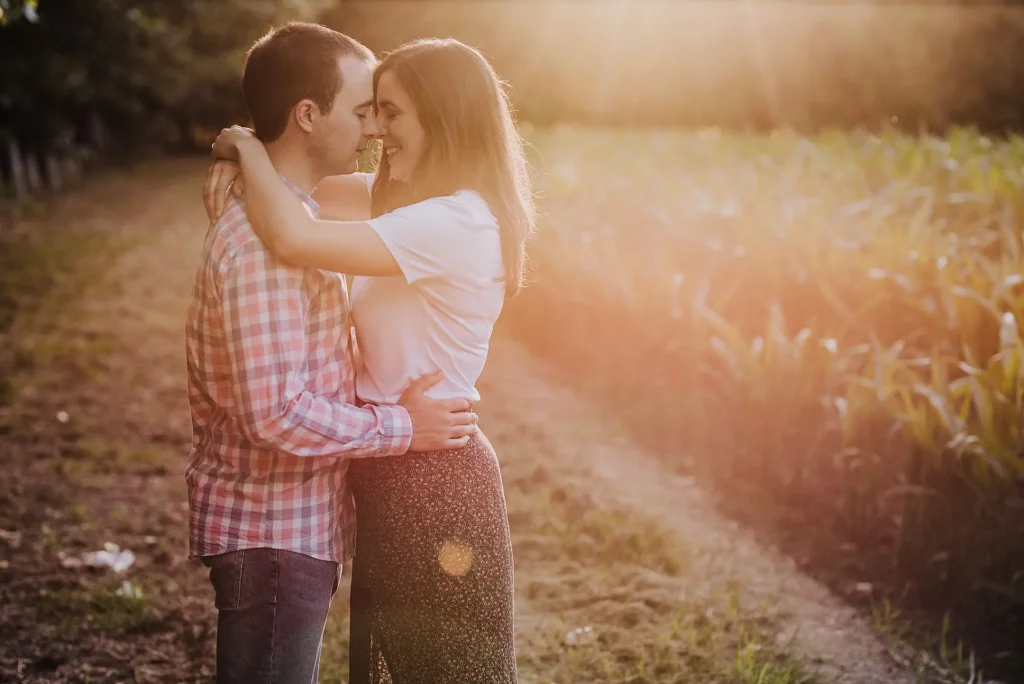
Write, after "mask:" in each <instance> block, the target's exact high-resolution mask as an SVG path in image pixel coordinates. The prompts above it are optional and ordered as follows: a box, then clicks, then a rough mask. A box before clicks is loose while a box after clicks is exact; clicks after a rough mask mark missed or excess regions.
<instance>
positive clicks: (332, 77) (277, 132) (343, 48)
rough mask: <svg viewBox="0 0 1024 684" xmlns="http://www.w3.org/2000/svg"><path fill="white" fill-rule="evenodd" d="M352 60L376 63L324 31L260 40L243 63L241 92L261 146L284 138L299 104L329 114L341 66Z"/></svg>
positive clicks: (285, 32)
mask: <svg viewBox="0 0 1024 684" xmlns="http://www.w3.org/2000/svg"><path fill="white" fill-rule="evenodd" d="M346 55H352V56H354V57H359V58H362V59H365V60H366V61H367V62H369V63H373V62H374V61H375V58H374V56H373V53H372V52H371V51H370V50H369V48H367V47H366V46H365V45H363V44H362V43H360V42H359V41H356V40H353V39H352V38H349V37H348V36H346V35H344V34H343V33H338V32H337V31H334V30H332V29H329V28H327V27H326V26H321V25H319V24H309V23H304V22H292V23H290V24H286V25H284V26H280V27H278V28H275V29H273V30H271V31H270V32H269V33H267V34H266V35H265V36H263V37H262V38H260V39H259V40H257V41H256V42H255V43H254V44H253V46H252V47H251V48H250V49H249V53H248V54H247V55H246V57H245V71H244V73H243V75H242V92H243V94H244V95H245V106H246V107H247V108H248V110H249V117H250V118H251V119H252V124H253V129H254V130H255V131H256V135H257V137H259V139H260V140H262V141H263V142H273V141H274V140H277V139H278V138H279V137H281V134H282V133H284V129H285V127H286V126H287V124H288V115H289V113H290V112H291V111H292V108H293V107H294V106H295V105H296V104H298V103H299V102H300V101H301V100H305V99H309V100H312V101H313V102H315V103H316V104H317V106H318V107H320V111H321V112H323V113H324V114H327V113H329V112H330V111H331V107H332V106H333V105H334V98H335V96H337V94H338V91H339V90H341V86H342V79H341V70H340V69H339V68H338V60H339V59H341V58H342V57H344V56H346Z"/></svg>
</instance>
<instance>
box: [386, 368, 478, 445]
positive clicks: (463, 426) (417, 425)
mask: <svg viewBox="0 0 1024 684" xmlns="http://www.w3.org/2000/svg"><path fill="white" fill-rule="evenodd" d="M443 378H444V373H442V372H441V371H434V372H433V373H430V374H429V375H424V376H423V377H421V378H419V379H418V380H415V381H414V382H413V383H412V384H410V385H409V387H407V388H406V390H405V392H403V393H402V396H401V398H399V400H398V405H399V406H403V407H405V410H406V411H408V412H409V416H410V418H412V444H411V445H410V446H409V451H440V450H443V449H461V448H462V447H464V446H466V445H467V444H469V439H470V437H471V436H472V435H473V433H474V432H476V422H477V416H476V414H475V413H473V412H472V411H471V410H470V409H471V408H472V405H471V404H470V403H469V401H468V400H466V399H431V398H430V397H428V396H426V395H425V394H424V393H425V392H426V391H427V390H428V389H430V388H431V387H433V386H434V385H436V384H437V383H439V382H440V381H441V380H442V379H443Z"/></svg>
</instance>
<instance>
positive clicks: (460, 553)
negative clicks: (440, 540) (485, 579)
mask: <svg viewBox="0 0 1024 684" xmlns="http://www.w3.org/2000/svg"><path fill="white" fill-rule="evenodd" d="M437 562H438V564H440V566H441V569H442V570H444V571H445V572H446V573H448V574H449V575H451V576H453V577H462V576H463V575H465V574H466V573H467V572H469V568H470V567H471V566H472V565H473V549H471V548H469V547H468V546H466V545H465V544H460V543H459V542H457V541H452V540H448V541H446V542H445V543H444V544H443V545H442V546H441V551H440V553H438V554H437Z"/></svg>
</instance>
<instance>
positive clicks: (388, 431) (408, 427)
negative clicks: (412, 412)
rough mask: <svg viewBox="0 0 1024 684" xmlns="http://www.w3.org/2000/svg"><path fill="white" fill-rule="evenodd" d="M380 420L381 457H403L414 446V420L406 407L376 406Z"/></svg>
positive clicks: (375, 409)
mask: <svg viewBox="0 0 1024 684" xmlns="http://www.w3.org/2000/svg"><path fill="white" fill-rule="evenodd" d="M374 411H376V413H377V418H378V420H380V449H379V450H378V452H377V453H378V455H380V456H401V455H402V454H404V453H406V452H407V451H409V446H410V445H411V444H412V418H411V417H410V416H409V412H408V411H406V410H405V407H404V406H398V405H388V406H374Z"/></svg>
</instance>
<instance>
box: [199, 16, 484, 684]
mask: <svg viewBox="0 0 1024 684" xmlns="http://www.w3.org/2000/svg"><path fill="white" fill-rule="evenodd" d="M374 64H375V60H374V57H373V54H372V53H371V52H370V51H369V50H368V49H366V48H365V47H364V46H362V45H360V44H359V43H358V42H356V41H354V40H352V39H351V38H348V37H347V36H344V35H342V34H340V33H337V32H335V31H331V30H329V29H327V28H325V27H322V26H317V25H313V24H290V25H288V26H285V27H282V28H279V29H277V30H274V31H272V32H270V33H269V34H267V35H266V36H264V37H263V38H261V39H260V40H259V41H257V42H256V44H255V45H254V46H253V47H252V49H251V50H250V52H249V54H248V56H247V58H246V64H245V73H244V76H243V79H242V80H243V91H244V95H245V100H246V105H247V107H248V109H249V114H250V117H251V118H252V121H253V124H254V128H255V131H256V133H257V135H258V136H259V137H260V138H261V140H262V141H263V142H264V143H265V144H266V146H267V150H268V152H269V153H270V156H271V159H272V160H273V162H274V166H275V168H276V169H277V171H278V173H280V175H281V176H282V177H283V178H284V179H285V180H286V181H287V182H288V183H289V184H290V186H291V188H292V190H293V191H294V192H295V193H296V194H297V195H299V196H300V197H301V198H302V199H303V201H305V202H306V204H307V206H308V207H309V209H310V211H313V212H315V211H316V210H317V207H316V203H315V202H314V201H313V200H312V199H311V198H310V197H309V195H310V194H311V193H312V192H313V189H314V187H315V186H316V184H317V183H318V182H319V181H320V179H322V178H323V177H324V176H328V175H336V174H344V173H351V172H353V171H355V169H356V160H357V159H358V157H359V155H360V154H361V153H362V151H363V149H364V148H365V146H366V144H367V142H368V140H369V139H370V138H371V137H373V136H374V135H376V128H375V126H376V124H375V122H374V117H373V116H372V99H373V92H372V70H373V66H374ZM186 341H187V345H186V346H187V362H188V364H187V367H188V385H189V400H190V405H191V410H192V422H193V447H192V452H191V455H190V458H189V464H188V467H187V469H186V480H187V482H188V489H189V508H190V516H189V528H190V540H189V547H190V548H189V554H190V557H193V558H195V557H198V558H201V559H202V562H203V563H204V564H205V565H207V566H208V567H209V568H210V581H211V583H212V584H213V587H214V591H215V595H216V606H217V609H218V611H219V619H218V632H217V676H218V681H221V682H247V683H258V682H269V681H273V682H303V683H304V684H308V683H309V682H311V681H315V680H316V678H317V672H318V668H319V657H320V646H321V643H322V639H323V630H324V624H325V622H326V619H327V613H328V609H329V607H330V602H331V599H332V597H333V595H334V593H335V591H336V590H337V578H338V575H339V572H340V564H342V563H344V561H346V560H348V559H349V558H351V557H352V551H353V532H354V525H353V522H354V510H353V505H352V500H351V496H350V494H349V492H348V491H347V489H346V483H345V474H346V470H347V463H348V459H350V458H373V457H376V456H390V455H398V454H403V453H406V452H407V451H428V450H433V449H444V448H452V447H455V448H459V447H461V446H463V445H465V443H466V442H467V441H468V439H469V437H468V436H469V435H470V434H471V432H472V430H473V426H474V424H475V422H476V416H475V415H473V414H472V413H470V412H469V405H468V403H467V402H465V401H461V400H448V401H434V400H431V399H428V398H427V397H425V396H424V394H423V392H424V391H425V390H426V389H428V388H429V387H430V386H431V385H433V384H435V383H436V382H437V381H438V380H440V377H439V376H438V375H436V374H435V375H432V376H428V377H425V378H421V379H420V380H417V381H416V382H415V383H413V385H412V386H410V387H409V388H408V390H407V391H406V392H405V393H404V394H403V396H402V398H401V399H400V400H399V403H398V405H395V406H380V407H377V406H364V407H358V406H356V405H355V401H356V399H355V391H354V384H355V382H354V381H355V368H354V367H353V361H352V351H353V349H352V347H353V342H352V337H351V333H350V326H349V325H348V296H347V291H346V286H345V281H344V278H343V277H342V276H340V275H338V274H333V273H327V272H321V271H317V270H313V269H306V270H302V269H298V268H294V267H291V266H289V265H288V264H287V263H284V262H281V261H279V260H277V259H276V258H275V257H274V256H273V255H272V254H271V253H270V252H268V251H267V250H265V249H264V247H263V245H262V243H261V242H260V241H259V239H258V238H257V237H256V235H255V234H254V233H253V231H252V227H251V225H250V224H249V221H248V219H247V217H246V214H245V205H244V203H243V202H242V201H241V200H238V199H235V198H232V199H231V200H230V201H229V204H228V206H227V207H226V209H225V211H224V212H223V214H221V216H220V218H219V219H218V220H217V221H216V223H215V224H213V225H212V226H211V228H210V230H209V232H208V234H207V238H206V243H205V246H204V250H203V257H202V263H201V265H200V267H199V269H198V272H197V274H196V279H195V284H194V288H193V296H192V302H191V306H190V308H189V314H188V323H187V327H186Z"/></svg>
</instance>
